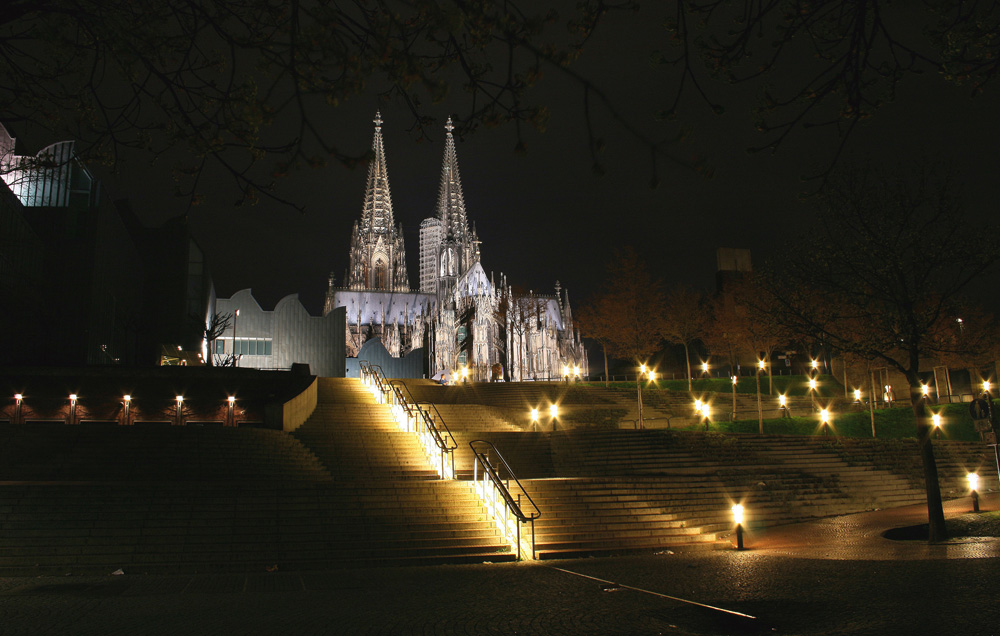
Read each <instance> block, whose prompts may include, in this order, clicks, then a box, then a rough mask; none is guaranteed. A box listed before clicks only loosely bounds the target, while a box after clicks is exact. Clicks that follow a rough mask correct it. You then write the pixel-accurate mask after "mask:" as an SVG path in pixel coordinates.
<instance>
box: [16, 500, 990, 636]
mask: <svg viewBox="0 0 1000 636" xmlns="http://www.w3.org/2000/svg"><path fill="white" fill-rule="evenodd" d="M983 503H984V506H983V508H984V509H985V510H995V509H997V505H998V504H1000V499H998V498H997V497H996V496H993V497H984V500H983ZM967 508H968V500H967V499H965V500H955V501H951V502H948V503H947V506H946V510H947V512H948V514H949V515H953V514H960V513H962V512H966V509H967ZM923 514H924V510H923V509H922V508H921V507H920V506H910V507H907V508H901V509H895V510H889V511H880V512H873V513H863V514H859V515H850V516H845V517H835V518H830V519H823V520H819V521H816V522H811V523H805V524H796V525H793V526H786V527H781V528H775V529H772V530H769V531H766V532H749V533H748V535H747V547H748V548H749V549H747V550H746V551H743V552H737V551H735V550H731V551H730V550H726V551H713V552H692V553H662V554H656V555H647V556H623V557H615V558H592V559H579V560H565V561H548V562H533V563H510V564H478V565H451V566H434V567H413V568H392V569H388V568H384V569H366V570H337V571H316V572H312V571H301V572H285V571H280V570H279V571H275V572H266V571H261V572H253V573H246V574H229V573H193V574H184V575H143V574H139V573H129V572H125V573H124V574H123V575H111V574H110V573H108V574H103V575H93V574H89V575H74V574H71V573H66V576H61V577H52V576H45V577H34V578H32V577H19V578H4V579H0V616H2V626H0V633H2V634H3V635H4V636H14V635H20V634H25V635H28V634H31V635H42V634H102V635H106V634H296V635H301V634H387V635H391V634H422V635H423V634H426V635H431V634H567V635H572V634H594V635H598V634H600V635H611V634H623V635H625V634H650V635H656V634H771V633H777V634H910V635H912V634H968V635H974V634H997V633H1000V607H998V598H997V597H998V590H1000V568H998V567H997V566H998V564H1000V561H998V557H1000V540H997V539H990V538H984V539H964V540H955V541H952V542H949V543H948V544H944V545H934V546H929V545H927V544H925V543H921V542H893V541H889V540H887V539H884V538H883V537H882V536H881V533H882V532H883V531H884V530H886V529H888V528H892V527H899V526H904V525H908V524H910V523H920V522H921V521H922V520H923V516H922V515H923ZM722 610H725V611H722ZM741 614H742V615H747V616H741ZM750 617H752V618H750Z"/></svg>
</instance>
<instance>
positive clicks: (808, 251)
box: [767, 167, 1000, 541]
mask: <svg viewBox="0 0 1000 636" xmlns="http://www.w3.org/2000/svg"><path fill="white" fill-rule="evenodd" d="M963 212H964V208H963V206H962V204H961V202H960V201H959V199H958V198H957V197H956V194H955V190H954V185H953V184H952V183H951V182H950V181H949V180H948V179H947V178H944V177H942V176H941V175H939V174H937V173H936V172H935V171H934V170H932V169H928V168H927V167H920V168H918V169H915V170H912V171H909V172H905V173H901V172H896V173H890V172H886V171H877V170H872V169H869V168H866V167H850V168H845V169H843V170H840V171H838V172H837V173H836V174H835V175H834V178H833V179H832V181H831V183H830V187H829V189H828V190H827V192H826V193H825V194H824V195H823V206H822V208H821V210H820V222H819V224H818V228H817V230H816V232H817V235H818V236H820V237H821V238H820V239H819V240H818V241H816V242H815V243H814V244H812V245H809V246H808V247H806V248H805V249H804V250H802V251H801V252H800V253H798V254H796V255H794V256H793V257H792V258H791V259H789V260H786V261H785V262H784V263H783V264H782V265H781V266H780V267H775V268H772V269H770V270H769V274H768V279H767V288H768V289H769V290H770V291H771V293H772V300H773V301H774V302H775V305H774V308H775V310H774V315H775V317H776V319H778V320H780V321H781V322H782V324H783V325H785V326H786V327H787V328H789V329H790V332H791V333H793V334H795V335H797V336H801V337H803V338H805V339H809V338H815V339H816V340H819V341H822V342H825V343H828V344H829V345H830V346H832V347H833V348H835V349H837V350H840V351H843V352H845V353H848V354H854V355H856V356H858V357H860V358H861V359H864V360H877V361H878V362H880V363H881V364H883V365H885V366H888V367H890V368H894V369H896V370H898V371H899V372H900V373H902V374H903V375H904V376H905V377H906V380H907V382H908V384H909V388H910V403H911V406H912V408H913V412H914V416H915V418H916V427H917V439H918V443H919V447H920V454H921V459H922V463H923V468H924V481H925V485H926V490H927V507H928V520H929V525H930V539H931V540H932V541H939V540H942V539H945V538H946V537H947V529H946V527H945V522H944V514H943V511H942V507H941V493H940V487H939V483H938V474H937V466H936V463H935V459H934V451H933V445H932V442H931V435H930V433H931V429H932V425H931V422H930V418H929V417H928V415H927V411H926V409H925V404H924V399H923V396H922V395H921V391H920V384H921V382H920V378H919V376H918V373H919V372H920V371H921V362H922V361H927V360H928V359H931V358H942V357H949V356H951V357H953V358H956V357H962V356H970V355H974V354H975V352H976V351H977V350H978V351H982V350H983V349H984V348H988V349H990V350H992V345H990V343H989V341H990V340H991V339H992V338H993V337H994V335H995V334H996V333H997V330H996V326H995V325H993V324H988V323H987V322H986V320H985V319H984V320H983V321H982V322H981V324H980V325H979V327H980V328H979V329H976V330H972V329H960V326H959V324H958V323H957V322H956V319H957V318H958V317H961V316H962V314H963V313H968V312H969V311H970V310H971V308H970V306H969V303H968V301H967V299H966V298H965V297H964V296H963V294H965V293H970V292H974V291H975V287H974V286H975V285H976V284H977V283H979V282H980V281H982V280H983V278H982V277H983V276H984V274H986V273H987V272H988V271H990V270H991V269H993V268H994V266H995V265H996V263H997V262H998V260H1000V240H998V237H1000V234H998V233H997V229H996V228H994V227H983V226H981V225H972V224H970V223H968V222H966V221H965V219H964V218H963ZM977 315H981V314H977Z"/></svg>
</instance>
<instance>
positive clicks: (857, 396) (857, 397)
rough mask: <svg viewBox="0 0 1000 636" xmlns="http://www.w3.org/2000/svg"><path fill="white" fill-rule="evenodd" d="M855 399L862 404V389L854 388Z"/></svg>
mask: <svg viewBox="0 0 1000 636" xmlns="http://www.w3.org/2000/svg"><path fill="white" fill-rule="evenodd" d="M854 401H855V402H857V403H858V404H861V389H854Z"/></svg>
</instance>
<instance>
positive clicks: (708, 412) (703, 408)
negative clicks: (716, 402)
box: [701, 402, 712, 432]
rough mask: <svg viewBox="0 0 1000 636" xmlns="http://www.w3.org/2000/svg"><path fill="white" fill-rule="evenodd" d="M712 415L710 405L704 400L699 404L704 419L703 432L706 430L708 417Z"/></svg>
mask: <svg viewBox="0 0 1000 636" xmlns="http://www.w3.org/2000/svg"><path fill="white" fill-rule="evenodd" d="M711 416H712V405H711V404H709V403H708V402H704V403H703V404H702V405H701V417H702V419H704V420H705V432H708V423H709V421H710V420H709V418H710V417H711Z"/></svg>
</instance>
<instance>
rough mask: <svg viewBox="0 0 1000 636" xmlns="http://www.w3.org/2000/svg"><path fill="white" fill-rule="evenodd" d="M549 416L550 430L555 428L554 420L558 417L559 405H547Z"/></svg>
mask: <svg viewBox="0 0 1000 636" xmlns="http://www.w3.org/2000/svg"><path fill="white" fill-rule="evenodd" d="M549 417H550V418H552V430H553V431H554V430H556V420H557V419H559V405H558V404H550V405H549Z"/></svg>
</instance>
